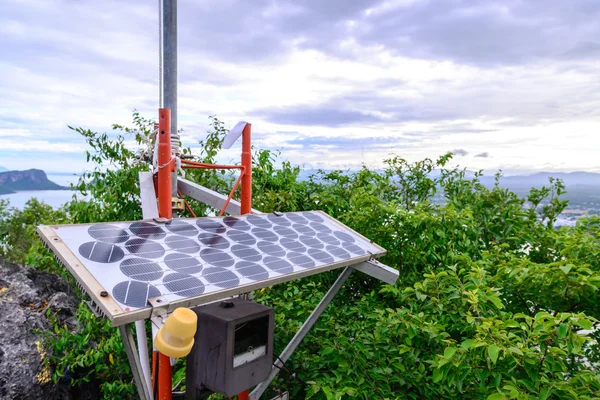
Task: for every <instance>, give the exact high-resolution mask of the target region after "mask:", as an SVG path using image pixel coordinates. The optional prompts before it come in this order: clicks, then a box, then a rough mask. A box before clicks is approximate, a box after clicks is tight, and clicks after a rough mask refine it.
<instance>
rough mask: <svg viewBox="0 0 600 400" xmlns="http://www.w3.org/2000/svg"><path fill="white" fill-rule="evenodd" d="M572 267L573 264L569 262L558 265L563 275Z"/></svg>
mask: <svg viewBox="0 0 600 400" xmlns="http://www.w3.org/2000/svg"><path fill="white" fill-rule="evenodd" d="M572 267H573V266H572V265H571V264H569V265H561V266H560V267H558V268H560V270H561V271H562V272H563V273H564V274H565V275H567V274H568V273H569V271H571V268H572Z"/></svg>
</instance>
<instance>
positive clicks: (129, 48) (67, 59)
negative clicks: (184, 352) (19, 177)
mask: <svg viewBox="0 0 600 400" xmlns="http://www.w3.org/2000/svg"><path fill="white" fill-rule="evenodd" d="M413 3H417V2H413V1H400V2H393V1H386V2H383V3H382V4H381V5H380V6H376V7H373V8H372V9H370V10H366V11H365V12H366V13H367V14H369V15H370V17H376V16H377V15H378V13H393V12H397V9H398V7H400V8H407V7H412V6H413ZM9 4H11V5H10V6H6V5H5V6H4V7H5V8H6V9H8V7H11V9H13V10H16V11H14V12H12V13H9V14H6V13H5V16H4V17H2V16H0V35H1V36H2V37H3V38H2V39H0V46H2V48H1V50H3V53H4V54H8V55H9V56H8V57H5V58H4V59H3V61H2V62H0V123H1V124H0V165H3V166H6V167H9V168H16V165H21V164H18V161H17V159H18V158H15V157H7V156H5V155H6V154H8V153H7V152H11V154H17V153H18V154H22V155H23V156H26V154H27V152H28V151H40V152H52V153H61V154H65V158H68V159H70V160H71V161H70V162H71V163H72V164H71V165H73V167H74V168H80V167H81V165H83V164H84V163H83V162H82V160H84V158H83V151H84V150H85V143H84V141H83V139H82V138H81V137H80V136H79V135H78V134H77V133H75V132H73V131H71V130H69V129H68V128H67V127H66V126H67V125H72V126H83V127H86V128H90V129H93V130H100V131H108V130H110V125H111V124H112V123H120V124H128V123H129V121H130V116H131V111H132V109H134V108H137V109H139V110H140V111H141V112H142V113H143V115H145V116H149V117H153V116H154V115H156V112H157V111H156V108H157V106H158V100H157V97H158V87H157V85H158V61H157V57H158V49H157V46H158V43H157V32H156V30H157V26H156V25H157V20H156V18H157V16H156V14H155V13H156V10H155V7H154V6H152V7H151V6H150V5H149V4H147V3H140V2H137V3H136V2H118V1H106V2H102V3H97V2H65V1H59V0H54V1H48V2H41V3H39V2H34V1H30V2H29V3H28V4H27V3H22V2H21V3H16V2H14V3H9ZM228 4H229V3H228ZM185 6H189V4H186V3H182V4H181V5H180V22H181V27H182V29H180V35H184V34H189V33H190V31H189V29H186V27H189V25H190V24H192V23H193V21H194V18H195V16H193V15H187V14H185V13H184V11H182V10H183V9H184V7H185ZM206 7H208V6H206ZM211 7H219V5H216V6H215V5H214V4H212V5H211ZM496 8H497V7H496ZM0 11H2V8H1V7H0ZM301 11H302V10H301V9H300V8H298V7H296V8H292V9H290V8H287V7H284V6H275V5H273V4H271V5H270V6H269V7H266V8H265V9H264V10H263V11H261V12H262V15H263V17H264V18H284V17H288V16H294V15H298V14H299V13H301ZM496 11H497V10H496ZM206 12H211V10H208V9H207V10H206ZM0 14H1V13H0ZM363 14H364V13H363ZM348 21H350V22H348V23H347V24H345V25H344V26H345V28H344V29H346V30H348V31H349V32H354V31H355V30H359V29H362V28H361V25H360V24H358V23H353V22H351V21H352V20H348ZM30 26H36V29H30V28H29V27H30ZM306 29H309V28H308V27H307V28H306ZM353 35H354V33H353ZM194 40H196V41H197V42H198V46H197V47H193V46H190V45H189V43H190V40H189V38H188V39H187V40H186V43H188V45H186V46H181V47H180V53H179V75H180V86H179V107H180V108H179V122H180V125H181V126H182V127H183V128H184V130H185V131H184V134H183V136H182V138H183V140H184V145H188V146H192V147H197V145H196V144H197V141H198V139H199V138H201V137H204V135H205V132H206V129H207V125H208V119H207V116H208V114H216V115H218V116H219V117H220V118H221V119H222V120H224V121H226V123H227V125H228V126H233V125H234V124H235V123H236V122H237V121H238V120H242V119H250V121H251V122H252V124H253V129H254V132H255V138H256V140H255V143H256V144H258V145H259V146H262V147H267V148H282V149H283V156H284V157H285V158H288V159H290V160H291V161H292V162H295V163H298V164H307V165H319V166H328V167H357V166H359V165H360V164H361V163H363V162H364V163H367V164H368V165H371V166H374V167H379V166H381V163H382V160H383V159H384V158H385V157H387V156H388V155H389V153H390V152H397V153H398V154H399V155H401V156H403V157H405V158H407V159H410V160H417V159H421V158H424V157H435V156H437V155H439V154H441V153H443V152H445V151H448V150H449V149H454V148H461V149H465V150H466V151H467V152H468V153H469V155H468V156H466V157H463V158H461V162H462V163H465V165H464V166H466V167H468V168H470V169H479V168H485V169H490V170H494V169H497V168H505V169H506V168H510V169H513V170H539V169H541V168H544V169H556V170H598V169H599V163H598V162H597V161H596V160H597V154H598V151H600V140H599V139H597V132H598V130H599V128H600V82H599V81H598V79H597V76H598V75H600V64H598V63H597V61H595V60H593V59H591V60H587V61H586V60H577V61H575V60H562V61H559V60H554V61H553V62H551V63H549V62H547V61H543V62H542V61H540V62H531V63H528V64H526V65H525V64H523V65H506V66H497V67H494V68H492V67H489V66H485V67H482V66H477V65H473V64H466V63H461V62H459V61H457V60H451V59H449V58H448V59H443V58H441V59H425V58H418V57H416V56H414V55H412V56H410V57H409V56H407V55H398V53H397V52H395V51H393V49H390V48H389V47H385V46H383V45H380V44H376V43H372V44H366V43H363V42H360V41H359V40H357V39H356V38H355V37H354V36H347V37H346V38H345V40H344V41H343V43H342V47H343V51H344V54H345V55H346V57H341V56H339V55H334V54H333V53H328V52H327V51H326V50H324V49H318V48H312V49H311V48H307V47H306V46H305V43H306V41H305V40H302V39H301V38H299V37H298V38H295V39H290V38H288V37H286V38H282V40H286V41H287V42H286V43H288V45H287V47H286V49H287V51H286V53H285V54H281V55H280V56H279V57H277V58H264V59H257V60H253V62H247V60H246V59H242V58H241V56H240V59H236V58H235V57H231V58H229V59H227V60H226V61H224V60H223V58H222V57H217V56H215V54H213V53H210V52H209V51H208V50H206V49H205V47H204V44H203V43H204V42H203V41H204V40H206V39H205V38H204V37H196V38H195V39H194ZM201 44H202V45H201ZM227 45H228V44H227V41H225V40H224V44H223V46H227ZM17 50H18V51H17ZM325 106H327V107H334V108H335V109H337V110H340V111H343V112H358V111H361V112H364V113H366V114H368V115H370V116H373V117H376V118H374V120H370V121H368V122H356V123H354V124H351V125H349V126H348V125H344V124H338V125H336V126H333V125H332V126H328V125H327V124H324V123H310V121H308V122H305V123H301V124H300V123H299V124H296V125H290V124H282V123H276V122H274V119H273V118H270V116H269V110H278V109H285V110H291V111H290V112H292V111H294V110H301V109H303V107H304V108H306V107H313V108H315V109H320V108H322V109H324V108H325ZM402 115H404V116H406V118H402ZM300 117H301V115H299V116H298V118H300ZM281 132H289V133H286V134H282V133H281ZM409 134H410V135H413V136H410V137H409V136H408V135H409ZM297 137H303V138H307V139H310V138H316V137H330V138H332V139H336V138H338V139H339V138H364V139H368V138H373V137H377V138H397V139H398V141H397V143H396V144H393V143H392V144H390V145H389V146H382V145H379V146H377V145H373V146H366V147H365V148H363V149H361V150H357V149H352V150H349V149H345V148H343V147H340V146H336V145H328V144H323V143H320V144H318V145H315V146H312V147H306V146H303V145H300V144H297V143H288V142H289V141H291V140H294V139H295V138H297ZM14 138H18V140H15V139H14ZM409 139H411V140H409ZM306 142H307V143H310V140H307V141H306ZM332 142H334V143H335V141H334V140H332ZM238 152H239V150H235V149H233V150H231V151H229V152H225V153H223V155H222V157H223V158H225V159H227V160H232V159H233V160H236V159H237V157H238ZM484 152H489V153H490V157H487V158H484V157H475V156H474V155H476V154H479V153H484ZM38 162H39V163H42V162H46V161H43V160H42V159H40V160H39V161H38ZM47 162H49V164H48V165H40V167H42V168H44V169H49V170H50V169H54V162H50V161H49V160H47ZM5 164H9V165H5ZM67 165H68V163H67Z"/></svg>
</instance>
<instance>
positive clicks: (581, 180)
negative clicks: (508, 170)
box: [481, 172, 600, 188]
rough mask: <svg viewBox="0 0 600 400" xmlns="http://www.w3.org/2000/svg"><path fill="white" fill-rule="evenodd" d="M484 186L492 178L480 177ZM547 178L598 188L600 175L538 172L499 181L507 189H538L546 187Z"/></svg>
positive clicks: (492, 179)
mask: <svg viewBox="0 0 600 400" xmlns="http://www.w3.org/2000/svg"><path fill="white" fill-rule="evenodd" d="M482 178H483V179H482V180H481V181H482V183H484V184H488V183H489V184H493V182H494V178H493V177H482ZM549 178H559V179H562V181H563V182H564V184H565V186H567V187H569V186H574V185H584V186H600V174H596V173H593V172H538V173H536V174H533V175H514V176H504V177H502V178H501V179H500V183H501V185H503V186H508V187H527V188H530V187H539V186H542V185H548V179H549Z"/></svg>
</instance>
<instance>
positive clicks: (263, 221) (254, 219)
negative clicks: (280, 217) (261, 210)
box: [246, 215, 272, 228]
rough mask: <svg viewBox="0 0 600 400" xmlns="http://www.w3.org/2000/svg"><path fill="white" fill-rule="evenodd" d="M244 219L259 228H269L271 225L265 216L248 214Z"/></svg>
mask: <svg viewBox="0 0 600 400" xmlns="http://www.w3.org/2000/svg"><path fill="white" fill-rule="evenodd" d="M246 221H248V222H249V223H251V224H252V225H254V226H258V227H259V228H270V227H271V226H272V225H271V223H270V222H269V220H268V219H267V218H266V217H261V216H258V215H248V216H247V217H246Z"/></svg>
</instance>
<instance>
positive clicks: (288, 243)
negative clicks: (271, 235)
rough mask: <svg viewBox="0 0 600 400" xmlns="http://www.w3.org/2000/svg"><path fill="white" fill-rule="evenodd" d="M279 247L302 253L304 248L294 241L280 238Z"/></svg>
mask: <svg viewBox="0 0 600 400" xmlns="http://www.w3.org/2000/svg"><path fill="white" fill-rule="evenodd" d="M281 245H282V246H283V247H285V248H286V249H288V250H292V251H298V252H304V251H306V247H304V245H303V244H302V243H300V242H299V241H297V240H294V239H288V238H282V239H281Z"/></svg>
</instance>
